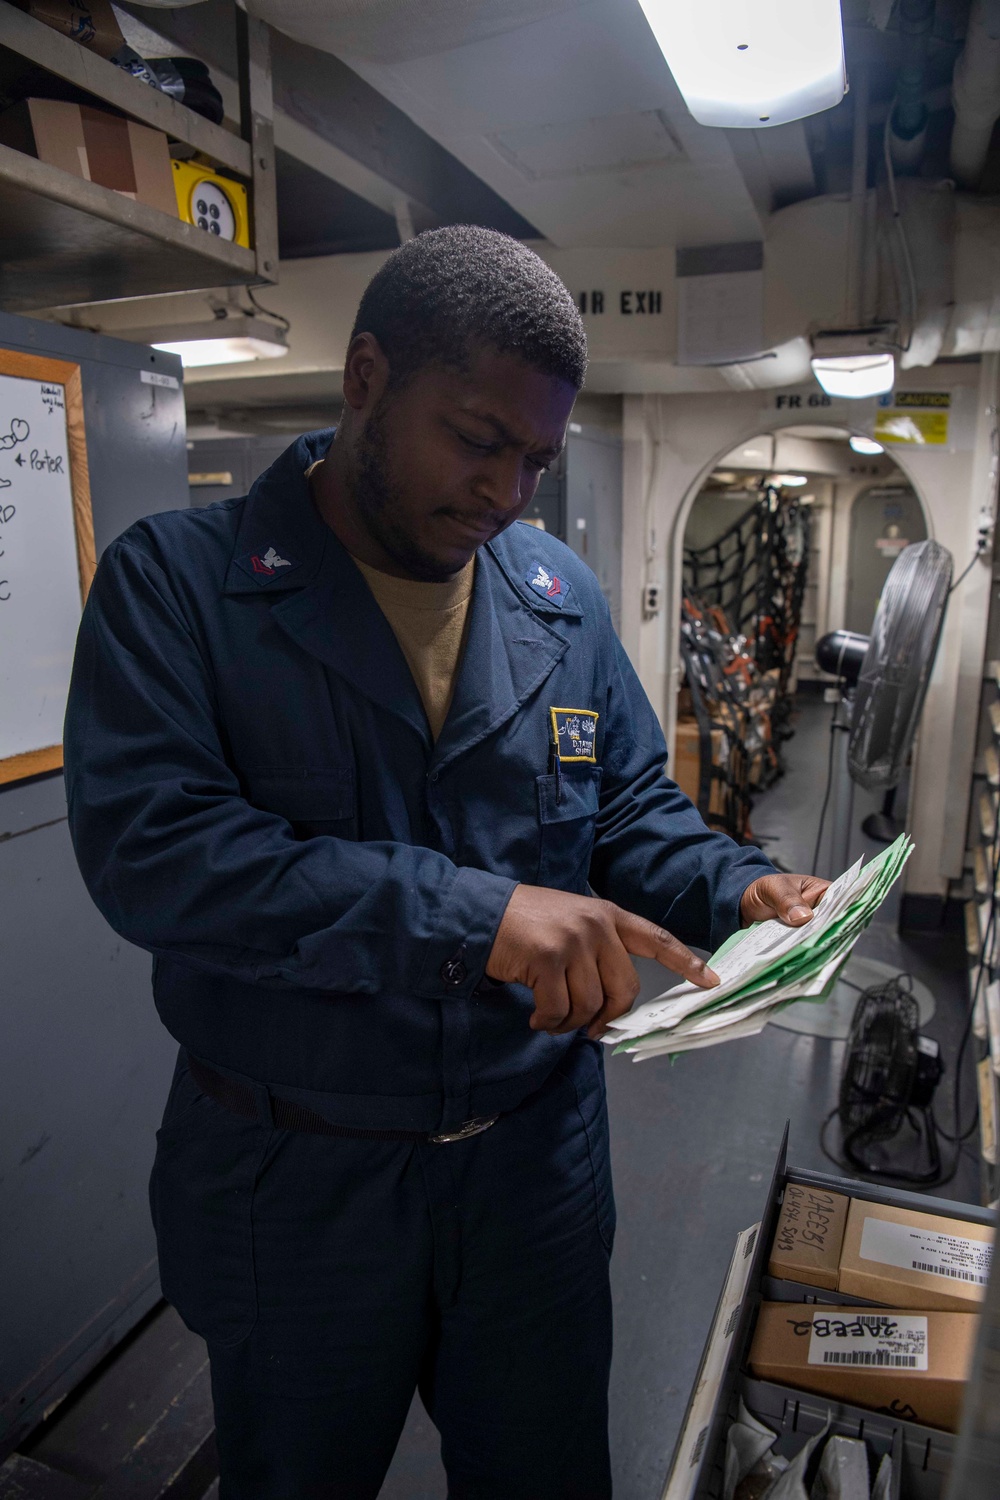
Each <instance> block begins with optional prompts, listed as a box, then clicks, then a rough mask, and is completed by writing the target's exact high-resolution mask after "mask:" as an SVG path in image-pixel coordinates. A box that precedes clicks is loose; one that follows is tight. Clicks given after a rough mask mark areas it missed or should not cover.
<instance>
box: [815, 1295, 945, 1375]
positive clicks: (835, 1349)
mask: <svg viewBox="0 0 1000 1500" xmlns="http://www.w3.org/2000/svg"><path fill="white" fill-rule="evenodd" d="M809 1363H810V1364H811V1365H845V1366H848V1367H850V1368H852V1369H858V1370H884V1371H892V1370H926V1369H927V1317H926V1315H920V1314H914V1315H911V1314H908V1313H855V1314H852V1316H850V1317H845V1318H838V1317H837V1316H836V1314H835V1312H834V1310H833V1309H831V1310H830V1312H829V1313H823V1314H819V1313H816V1314H814V1315H813V1323H812V1332H811V1333H810V1335H809Z"/></svg>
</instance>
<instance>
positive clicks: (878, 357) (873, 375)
mask: <svg viewBox="0 0 1000 1500" xmlns="http://www.w3.org/2000/svg"><path fill="white" fill-rule="evenodd" d="M897 334H898V330H897V328H896V325H895V324H894V323H873V324H871V325H869V326H868V327H865V328H827V329H823V330H821V331H820V332H817V333H814V334H813V336H812V340H811V343H812V359H811V360H810V363H811V365H812V372H813V374H814V375H815V377H816V379H817V380H818V381H819V383H820V385H821V386H822V387H823V389H824V391H826V394H827V395H828V396H839V397H841V398H842V399H845V398H846V400H848V401H859V400H863V399H864V397H866V396H869V397H870V396H881V395H883V394H884V393H885V392H886V391H891V390H892V387H893V383H894V381H895V379H896V361H895V359H894V358H893V356H892V354H891V352H890V351H891V350H892V349H898V348H899V344H898V340H897Z"/></svg>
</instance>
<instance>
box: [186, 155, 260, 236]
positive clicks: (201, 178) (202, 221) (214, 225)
mask: <svg viewBox="0 0 1000 1500" xmlns="http://www.w3.org/2000/svg"><path fill="white" fill-rule="evenodd" d="M173 169H174V189H175V191H176V193H177V211H178V213H179V214H180V216H181V218H182V219H183V220H184V221H185V222H186V223H188V224H194V225H195V226H196V227H197V228H198V229H203V230H204V231H205V233H206V234H215V235H218V237H219V239H221V240H231V241H232V242H233V244H234V245H242V246H243V247H244V248H245V249H247V250H249V249H250V214H249V210H248V208H247V190H246V188H245V187H244V186H243V184H242V183H241V182H234V181H233V179H232V178H231V177H223V176H221V175H220V173H218V172H213V171H212V168H211V167H206V166H203V165H202V164H201V163H200V162H196V161H175V162H174V163H173Z"/></svg>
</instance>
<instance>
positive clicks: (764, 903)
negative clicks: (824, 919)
mask: <svg viewBox="0 0 1000 1500" xmlns="http://www.w3.org/2000/svg"><path fill="white" fill-rule="evenodd" d="M829 884H830V882H829V881H828V880H820V879H819V878H818V876H816V875H762V876H761V877H760V879H759V880H755V881H754V883H753V885H748V886H747V888H746V890H745V891H744V892H743V898H742V900H741V901H740V925H741V926H742V927H749V926H750V924H751V922H766V921H767V919H768V918H769V917H777V918H778V920H779V921H780V922H784V923H785V924H786V926H788V927H801V926H803V924H804V923H806V922H809V921H811V920H812V914H813V907H814V906H815V905H816V904H817V902H818V901H819V898H820V897H821V896H822V894H823V892H824V891H825V890H826V889H827V887H828V886H829Z"/></svg>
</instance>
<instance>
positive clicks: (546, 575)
mask: <svg viewBox="0 0 1000 1500" xmlns="http://www.w3.org/2000/svg"><path fill="white" fill-rule="evenodd" d="M524 581H525V583H526V584H527V585H528V587H529V589H534V591H535V593H536V594H538V595H539V596H540V597H541V598H542V599H544V600H545V602H546V604H554V605H555V606H556V607H557V609H562V607H563V605H564V604H565V603H566V600H567V598H568V597H569V593H570V589H571V588H572V585H571V584H570V583H568V582H567V580H566V579H565V578H560V577H559V575H558V574H557V573H553V572H552V570H551V569H550V568H547V567H546V566H545V564H544V563H540V562H533V563H532V564H531V567H530V568H529V569H528V571H527V573H525V575H524Z"/></svg>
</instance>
